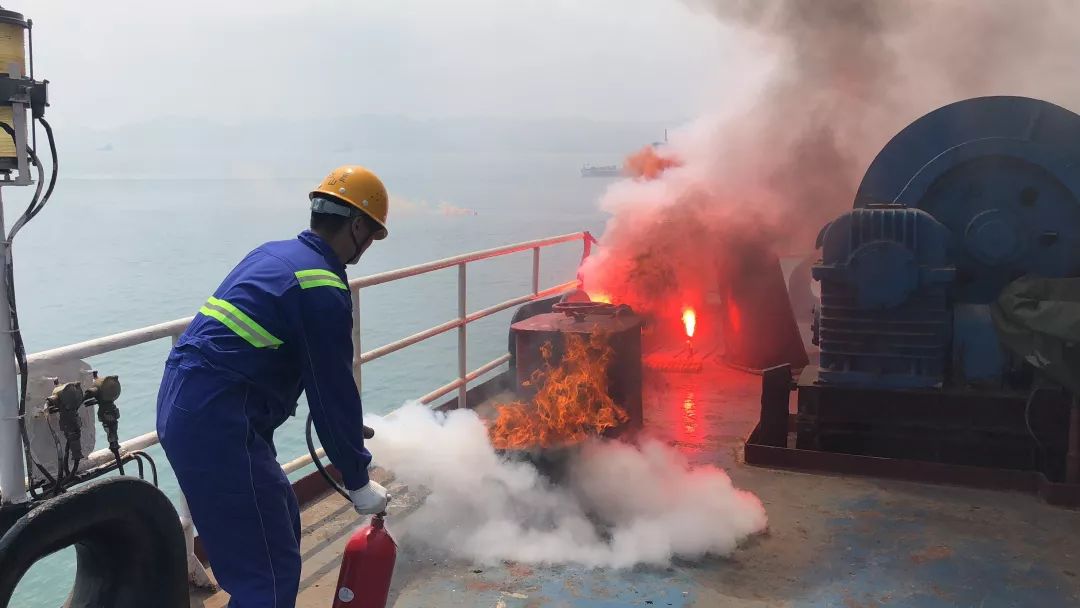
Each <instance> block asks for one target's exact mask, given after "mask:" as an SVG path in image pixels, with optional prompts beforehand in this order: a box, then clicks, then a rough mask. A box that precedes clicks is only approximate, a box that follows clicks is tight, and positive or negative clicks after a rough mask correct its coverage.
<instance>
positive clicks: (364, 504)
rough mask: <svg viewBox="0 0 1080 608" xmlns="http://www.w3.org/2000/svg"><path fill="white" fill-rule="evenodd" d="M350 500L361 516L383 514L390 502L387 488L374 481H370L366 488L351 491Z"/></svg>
mask: <svg viewBox="0 0 1080 608" xmlns="http://www.w3.org/2000/svg"><path fill="white" fill-rule="evenodd" d="M349 498H350V499H351V500H352V504H353V508H354V509H356V512H357V513H359V514H360V515H375V514H377V513H382V512H384V511H386V503H387V502H389V501H390V495H389V494H387V493H386V488H384V487H382V486H381V485H379V484H378V483H376V482H374V481H369V482H368V483H367V485H366V486H363V487H361V488H358V489H356V490H349Z"/></svg>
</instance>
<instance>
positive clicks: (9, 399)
mask: <svg viewBox="0 0 1080 608" xmlns="http://www.w3.org/2000/svg"><path fill="white" fill-rule="evenodd" d="M10 247H11V244H10V243H8V242H7V231H6V229H5V227H4V205H3V202H2V201H0V262H2V263H4V264H6V263H7V261H8V260H9V259H10V257H11V249H10ZM7 289H8V285H7V272H5V271H3V270H2V269H0V298H2V299H0V497H2V500H3V503H4V504H16V503H23V502H26V501H27V500H29V499H30V498H29V496H27V494H26V489H25V488H26V469H25V467H24V466H23V465H24V461H23V453H24V452H23V443H22V435H21V434H20V433H19V381H18V379H17V378H16V373H15V367H16V364H15V343H14V341H13V340H12V336H11V327H12V322H11V321H12V319H11V309H10V307H9V306H8V303H7Z"/></svg>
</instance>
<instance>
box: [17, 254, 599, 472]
mask: <svg viewBox="0 0 1080 608" xmlns="http://www.w3.org/2000/svg"><path fill="white" fill-rule="evenodd" d="M574 241H581V242H582V259H583V260H584V259H585V258H586V257H588V255H589V254H590V252H591V245H592V243H593V242H595V241H594V240H593V237H592V235H591V234H589V233H588V232H574V233H571V234H564V235H561V236H555V237H550V238H545V239H537V240H535V241H527V242H524V243H517V244H515V245H507V246H504V247H495V248H493V249H485V250H483V251H476V252H473V253H467V254H463V255H459V256H454V257H450V258H445V259H442V260H436V261H434V262H427V263H425V264H418V265H416V266H409V267H406V268H400V269H397V270H391V271H388V272H382V273H378V274H373V275H369V276H366V277H361V278H358V279H353V280H351V281H349V288H350V290H351V291H352V297H353V315H354V317H353V336H352V339H353V352H354V353H359V355H357V356H354V357H353V373H354V376H355V378H356V382H357V387H359V386H360V384H361V380H362V376H361V370H362V366H363V364H364V363H369V362H371V361H374V360H376V359H379V358H381V357H385V356H387V355H389V354H391V353H394V352H397V351H399V350H401V349H403V348H407V347H409V346H412V345H413V344H417V343H419V342H423V341H424V340H427V339H428V338H432V337H434V336H438V335H440V334H444V333H446V332H448V331H451V330H454V329H456V330H457V332H458V353H457V354H458V361H457V378H456V379H454V380H453V381H451V382H449V383H447V384H445V385H443V386H441V387H439V388H437V389H435V390H433V391H431V392H430V393H428V394H426V395H423V396H422V397H420V401H421V402H422V403H425V404H430V403H432V402H433V401H435V400H436V399H439V398H440V397H443V396H445V395H448V394H450V393H452V392H453V391H455V390H457V392H458V395H457V405H458V407H464V406H465V395H466V392H467V390H468V387H469V383H470V382H472V381H473V380H476V379H477V378H479V377H480V376H483V375H484V374H486V373H488V372H490V371H492V370H494V369H495V368H497V367H499V366H500V365H502V364H504V363H506V362H507V361H509V360H510V354H509V353H506V354H504V355H502V356H500V357H498V358H496V359H494V360H492V361H489V362H488V363H485V364H484V365H481V366H480V367H478V368H477V369H475V370H472V371H469V370H468V369H467V363H466V361H467V355H468V344H467V333H466V328H467V327H468V325H469V323H472V322H474V321H477V320H479V319H483V318H484V317H487V316H490V315H493V314H495V313H498V312H501V311H504V310H507V309H509V308H513V307H514V306H519V305H521V304H524V303H526V302H530V301H532V300H537V299H541V298H545V297H548V296H551V295H556V294H560V293H564V292H566V291H569V290H571V289H573V288H575V287H577V286H578V285H579V284H580V281H579V280H578V279H574V280H572V281H567V282H565V283H562V284H559V285H555V286H553V287H549V288H547V289H543V290H541V289H540V250H541V249H543V248H544V247H550V246H553V245H559V244H562V243H570V242H574ZM528 250H532V252H533V256H532V257H533V264H532V290H531V293H528V294H525V295H522V296H519V297H516V298H513V299H510V300H507V301H505V302H502V303H500V304H496V305H494V306H490V307H488V308H484V309H482V310H478V311H475V312H472V313H470V312H468V308H467V301H466V286H467V282H466V267H467V265H468V264H470V263H472V262H478V261H481V260H486V259H489V258H495V257H500V256H505V255H510V254H514V253H520V252H522V251H528ZM455 266H456V267H457V269H458V316H457V318H454V319H451V320H449V321H447V322H445V323H441V324H439V325H436V326H434V327H431V328H429V329H426V330H424V331H421V332H418V333H415V334H413V335H411V336H407V337H405V338H402V339H400V340H396V341H394V342H391V343H389V344H385V345H383V346H380V347H378V348H374V349H372V350H369V351H367V352H363V351H362V350H361V333H362V328H361V325H360V321H361V316H360V291H361V290H362V289H364V288H365V287H373V286H375V285H382V284H383V283H390V282H392V281H398V280H401V279H405V278H409V277H415V276H418V275H422V274H427V273H430V272H435V271H437V270H443V269H446V268H451V267H455ZM193 318H194V317H186V318H183V319H177V320H175V321H169V322H167V323H160V324H158V325H151V326H149V327H143V328H140V329H133V330H131V331H125V332H121V333H118V334H113V335H111V336H105V337H102V338H96V339H93V340H87V341H85V342H79V343H77V344H71V345H68V346H62V347H59V348H54V349H50V350H46V351H42V352H38V353H34V354H32V355H30V356H29V357H27V361H28V363H29V364H30V365H31V366H36V365H43V364H47V363H58V362H63V361H71V360H75V359H86V358H89V357H94V356H97V355H103V354H106V353H110V352H114V351H118V350H123V349H125V348H130V347H132V346H138V345H140V344H146V343H148V342H153V341H156V340H160V339H164V338H172V339H173V341H174V342H175V340H176V338H177V337H179V336H180V334H182V333H183V332H184V330H185V329H186V328H187V326H188V324H189V323H191V320H192V319H193ZM157 443H158V438H157V433H156V432H154V431H151V432H149V433H145V434H143V435H139V436H138V437H134V438H132V439H129V440H127V441H124V442H122V443H121V444H120V447H121V450H123V451H124V452H128V451H135V450H142V449H145V448H147V447H150V446H152V445H156V444H157ZM318 454H319V456H320V457H321V456H324V455H325V454H324V453H323V452H322V450H321V449H320V450H319V452H318ZM112 459H113V455H112V453H110V452H109V451H108V450H107V449H102V450H98V451H96V452H94V453H93V454H91V455H90V456H89V458H88V462H87V466H88V467H92V466H96V465H101V464H105V463H107V462H109V461H111V460H112ZM310 464H312V459H311V455H310V454H308V455H304V456H301V457H300V458H297V459H295V460H293V461H291V462H288V463H286V464H285V465H284V466H283V467H282V468H283V469H285V472H286V473H293V472H295V471H298V470H300V469H302V468H304V467H306V466H308V465H310Z"/></svg>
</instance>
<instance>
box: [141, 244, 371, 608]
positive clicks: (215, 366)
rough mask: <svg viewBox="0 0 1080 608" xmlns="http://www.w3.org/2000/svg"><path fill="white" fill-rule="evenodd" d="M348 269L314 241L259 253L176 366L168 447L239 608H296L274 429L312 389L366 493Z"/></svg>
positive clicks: (162, 395)
mask: <svg viewBox="0 0 1080 608" xmlns="http://www.w3.org/2000/svg"><path fill="white" fill-rule="evenodd" d="M351 329H352V298H351V297H350V292H349V290H348V287H347V285H346V275H345V267H344V265H343V264H342V263H341V262H340V261H339V260H338V258H337V256H336V255H335V254H334V252H333V251H332V250H331V249H330V246H329V245H328V244H327V243H326V241H324V240H323V239H322V238H321V237H319V236H318V235H317V234H315V233H313V232H310V231H305V232H303V233H301V234H300V235H299V236H298V237H297V238H295V239H293V240H289V241H280V242H272V243H267V244H265V245H262V246H261V247H259V248H257V249H255V250H254V251H252V252H251V253H249V254H248V255H247V257H245V258H244V259H243V261H241V262H240V264H239V265H237V266H236V268H234V269H233V271H232V272H231V273H230V274H229V276H228V277H226V278H225V281H224V282H223V283H222V284H221V286H220V287H218V289H217V291H216V292H214V295H213V296H212V297H211V298H210V299H209V300H207V302H206V304H204V305H203V307H202V308H201V309H200V310H199V314H198V315H196V317H195V319H194V321H192V323H191V325H190V326H189V327H188V329H187V331H185V332H184V334H183V335H182V336H180V339H179V340H178V341H177V343H176V345H175V346H174V347H173V350H172V352H171V353H170V354H169V358H168V361H167V362H166V365H165V373H164V377H163V378H162V382H161V388H160V391H159V393H158V402H157V430H158V436H159V437H160V439H161V445H162V447H163V448H164V450H165V454H166V456H167V457H168V459H169V462H170V464H171V465H172V467H173V470H174V471H175V473H176V478H177V481H178V482H179V483H180V488H181V490H183V492H184V496H185V497H186V498H187V501H188V505H189V506H190V507H191V516H192V520H193V521H194V523H195V527H196V528H197V529H198V532H199V536H200V538H201V539H202V543H203V547H204V548H205V549H206V553H207V556H208V557H209V559H210V565H211V567H212V568H213V571H214V575H215V577H216V578H217V580H218V582H219V583H220V584H221V586H222V588H223V589H225V590H226V591H227V592H228V593H229V594H230V595H231V596H232V600H231V602H230V604H229V606H232V607H234V608H248V607H251V608H270V607H274V608H291V607H292V606H294V604H295V601H296V594H297V592H298V587H299V583H300V515H299V508H298V506H297V502H296V496H295V495H294V494H293V491H292V487H291V486H290V485H289V481H288V479H287V478H286V477H285V474H284V472H283V471H282V470H281V466H280V465H279V464H278V461H277V458H276V451H275V449H274V430H275V429H277V428H278V427H279V426H281V425H282V424H283V423H284V422H285V421H286V420H287V419H288V418H289V417H290V416H293V415H294V414H295V412H296V401H297V399H298V398H299V397H300V393H301V391H304V392H306V394H307V401H308V405H309V407H310V409H311V413H312V416H313V418H314V422H315V428H316V430H317V431H318V433H319V438H320V439H321V440H322V444H323V447H324V448H325V449H326V453H327V455H328V456H329V457H330V460H331V462H333V463H334V465H335V466H336V467H337V469H338V470H339V471H341V475H342V478H343V480H344V483H345V487H346V488H348V489H350V490H353V489H357V488H360V487H362V486H363V485H365V484H367V483H368V474H367V467H368V464H369V463H370V461H371V454H369V453H368V451H367V449H366V448H365V447H364V438H363V412H362V408H361V403H360V395H359V392H358V391H357V388H356V385H355V384H354V381H353V375H352V358H353V348H352V341H351Z"/></svg>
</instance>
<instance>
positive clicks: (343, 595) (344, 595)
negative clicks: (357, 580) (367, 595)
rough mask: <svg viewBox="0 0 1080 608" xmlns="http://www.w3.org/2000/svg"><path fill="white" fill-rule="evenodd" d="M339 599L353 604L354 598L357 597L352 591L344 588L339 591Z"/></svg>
mask: <svg viewBox="0 0 1080 608" xmlns="http://www.w3.org/2000/svg"><path fill="white" fill-rule="evenodd" d="M337 597H338V599H339V600H341V601H343V602H351V601H353V598H354V597H356V594H355V593H353V592H352V589H349V588H348V587H342V588H341V589H338V592H337Z"/></svg>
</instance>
